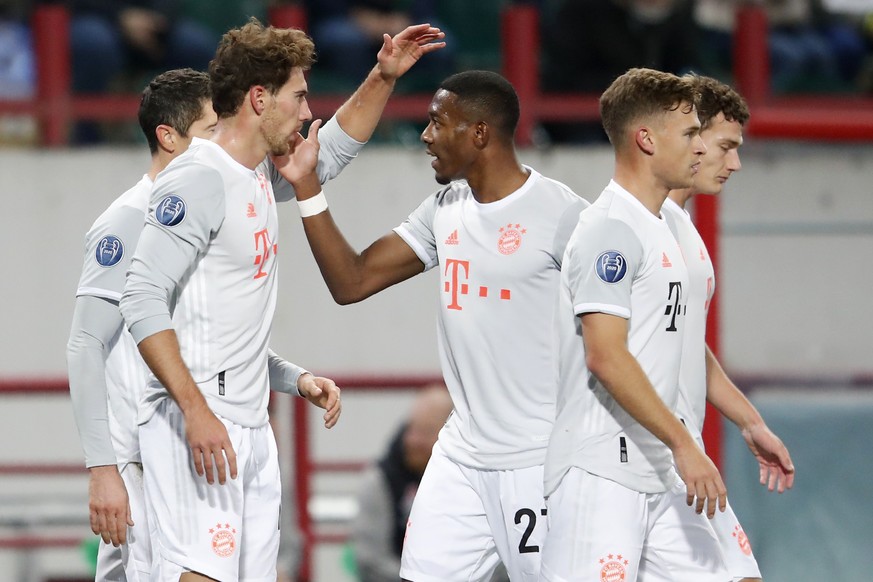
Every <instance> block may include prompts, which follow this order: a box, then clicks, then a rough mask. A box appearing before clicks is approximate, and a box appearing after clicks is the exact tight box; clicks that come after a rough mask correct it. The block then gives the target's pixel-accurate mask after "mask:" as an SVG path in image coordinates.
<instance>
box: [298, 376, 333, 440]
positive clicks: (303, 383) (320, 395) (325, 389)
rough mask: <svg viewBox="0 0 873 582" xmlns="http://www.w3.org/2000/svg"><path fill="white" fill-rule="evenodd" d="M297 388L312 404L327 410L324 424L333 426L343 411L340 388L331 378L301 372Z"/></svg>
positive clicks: (328, 426)
mask: <svg viewBox="0 0 873 582" xmlns="http://www.w3.org/2000/svg"><path fill="white" fill-rule="evenodd" d="M297 390H299V391H300V394H301V395H302V396H303V397H304V398H306V399H307V400H308V401H310V402H311V403H312V404H314V405H316V406H317V407H319V408H323V409H324V410H325V413H324V426H325V428H332V427H333V426H334V425H335V424H336V423H337V421H338V420H339V417H340V413H341V412H342V403H341V402H340V389H339V386H337V385H336V383H335V382H334V381H333V380H331V379H330V378H322V377H321V376H313V375H312V374H301V375H300V378H298V379H297Z"/></svg>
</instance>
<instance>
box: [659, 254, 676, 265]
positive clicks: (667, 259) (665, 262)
mask: <svg viewBox="0 0 873 582" xmlns="http://www.w3.org/2000/svg"><path fill="white" fill-rule="evenodd" d="M661 266H662V267H664V268H667V267H672V266H673V263H671V262H670V257H668V256H667V253H661Z"/></svg>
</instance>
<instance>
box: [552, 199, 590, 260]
mask: <svg viewBox="0 0 873 582" xmlns="http://www.w3.org/2000/svg"><path fill="white" fill-rule="evenodd" d="M589 206H591V204H590V203H589V202H588V201H587V200H585V199H584V198H579V200H578V201H575V202H573V203H572V204H570V206H568V207H567V209H566V210H564V212H563V213H562V214H561V217H560V219H559V220H558V226H557V227H556V228H555V241H554V244H553V245H552V257H553V258H554V259H555V263H556V264H557V265H558V268H559V269H560V268H561V264H562V262H563V260H564V251H565V250H567V243H568V242H569V240H570V237H571V236H572V235H573V230H574V229H575V228H576V225H577V224H579V213H580V212H582V211H583V210H585V209H586V208H588V207H589Z"/></svg>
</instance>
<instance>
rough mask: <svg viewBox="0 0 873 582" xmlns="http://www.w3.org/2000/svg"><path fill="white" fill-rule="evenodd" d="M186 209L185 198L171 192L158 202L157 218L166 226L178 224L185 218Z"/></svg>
mask: <svg viewBox="0 0 873 582" xmlns="http://www.w3.org/2000/svg"><path fill="white" fill-rule="evenodd" d="M186 209H187V205H186V204H185V201H184V200H182V199H181V198H179V197H178V196H176V195H175V194H170V195H169V196H165V197H164V199H163V200H161V201H160V202H158V206H157V208H155V220H157V221H158V222H159V223H161V224H163V225H164V226H176V225H178V224H180V223H181V222H182V221H183V220H185V210H186Z"/></svg>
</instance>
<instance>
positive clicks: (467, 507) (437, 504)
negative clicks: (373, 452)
mask: <svg viewBox="0 0 873 582" xmlns="http://www.w3.org/2000/svg"><path fill="white" fill-rule="evenodd" d="M499 561H500V559H499V557H498V555H497V548H496V546H495V543H494V536H493V534H492V531H491V527H490V525H489V523H488V518H487V516H486V514H485V508H484V507H483V505H482V500H481V499H480V497H479V493H478V492H477V490H476V488H475V485H474V484H473V483H470V481H469V480H468V479H467V477H466V476H465V474H464V472H463V470H462V468H461V467H460V466H459V465H457V464H456V463H454V462H453V461H451V460H449V459H448V458H446V456H445V455H444V454H443V453H442V449H441V448H440V446H439V443H437V445H436V446H435V447H434V450H433V454H432V455H431V458H430V461H429V462H428V465H427V469H426V470H425V472H424V476H423V477H422V479H421V484H420V485H419V488H418V492H417V493H416V495H415V500H414V501H413V504H412V510H411V511H410V514H409V520H408V522H407V525H406V538H405V540H404V543H403V553H402V556H401V567H400V577H401V578H403V579H405V580H412V581H413V582H476V581H487V580H488V579H489V578H490V576H491V573H492V572H493V571H494V569H495V568H496V567H497V564H498V563H499Z"/></svg>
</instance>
